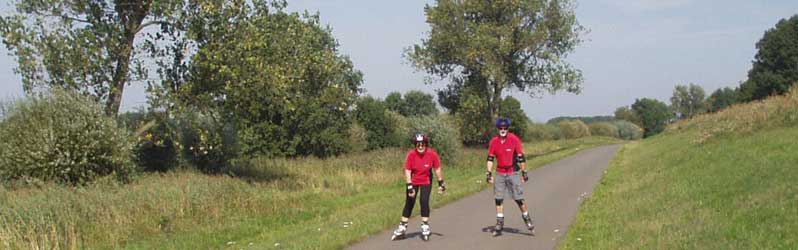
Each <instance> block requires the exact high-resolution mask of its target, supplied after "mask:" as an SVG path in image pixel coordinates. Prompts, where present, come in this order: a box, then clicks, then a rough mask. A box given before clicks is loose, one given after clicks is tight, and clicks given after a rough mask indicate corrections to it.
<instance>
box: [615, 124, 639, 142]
mask: <svg viewBox="0 0 798 250" xmlns="http://www.w3.org/2000/svg"><path fill="white" fill-rule="evenodd" d="M612 124H613V125H615V127H617V128H618V137H619V138H621V139H624V140H637V139H640V138H643V129H642V128H640V127H638V126H637V125H636V124H634V123H631V122H629V121H626V120H618V121H614V122H612Z"/></svg>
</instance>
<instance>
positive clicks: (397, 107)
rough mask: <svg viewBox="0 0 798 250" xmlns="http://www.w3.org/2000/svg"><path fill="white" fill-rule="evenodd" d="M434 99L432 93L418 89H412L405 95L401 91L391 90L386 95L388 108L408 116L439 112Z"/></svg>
mask: <svg viewBox="0 0 798 250" xmlns="http://www.w3.org/2000/svg"><path fill="white" fill-rule="evenodd" d="M432 99H433V97H432V95H430V94H427V93H424V92H421V91H418V90H411V91H409V92H407V93H405V96H404V97H402V94H400V93H399V92H391V93H389V94H388V96H387V97H385V104H386V105H387V107H388V110H391V111H394V112H396V113H399V114H401V115H403V116H406V117H411V116H423V115H434V114H437V113H438V108H436V107H435V101H433V100H432Z"/></svg>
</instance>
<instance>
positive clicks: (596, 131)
mask: <svg viewBox="0 0 798 250" xmlns="http://www.w3.org/2000/svg"><path fill="white" fill-rule="evenodd" d="M587 126H588V128H590V135H598V136H609V137H619V138H620V136H619V133H618V127H616V126H615V125H614V124H612V123H609V122H597V123H591V124H588V125H587Z"/></svg>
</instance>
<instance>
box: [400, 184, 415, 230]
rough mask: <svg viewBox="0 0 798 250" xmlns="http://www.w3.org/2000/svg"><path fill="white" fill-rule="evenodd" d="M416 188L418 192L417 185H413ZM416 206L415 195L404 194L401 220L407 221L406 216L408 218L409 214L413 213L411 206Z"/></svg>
mask: <svg viewBox="0 0 798 250" xmlns="http://www.w3.org/2000/svg"><path fill="white" fill-rule="evenodd" d="M413 188H414V189H416V193H418V186H414V187H413ZM415 206H416V196H413V197H410V196H409V195H405V208H404V209H403V210H402V221H405V222H406V221H407V218H410V215H411V214H412V213H413V207H415Z"/></svg>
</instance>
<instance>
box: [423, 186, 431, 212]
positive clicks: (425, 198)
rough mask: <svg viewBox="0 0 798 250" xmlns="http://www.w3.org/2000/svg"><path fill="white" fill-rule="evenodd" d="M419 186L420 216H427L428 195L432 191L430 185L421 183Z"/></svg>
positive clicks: (428, 210)
mask: <svg viewBox="0 0 798 250" xmlns="http://www.w3.org/2000/svg"><path fill="white" fill-rule="evenodd" d="M420 188H421V197H420V199H421V201H420V202H421V217H422V218H424V217H429V213H430V209H429V195H430V193H431V192H432V185H423V186H421V187H420Z"/></svg>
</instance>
